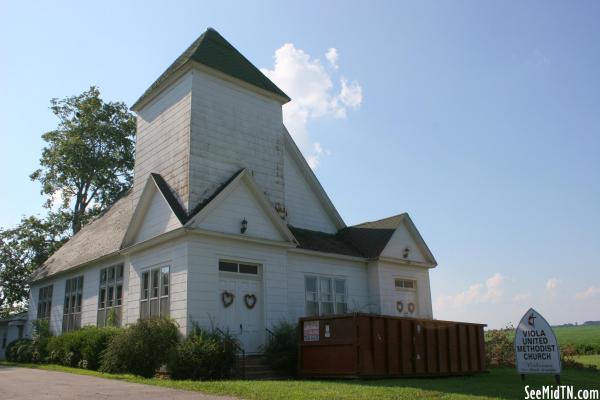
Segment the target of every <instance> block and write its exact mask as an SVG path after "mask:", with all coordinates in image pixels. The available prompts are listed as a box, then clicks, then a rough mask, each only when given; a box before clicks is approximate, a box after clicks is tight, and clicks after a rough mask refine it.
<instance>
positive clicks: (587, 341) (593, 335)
mask: <svg viewBox="0 0 600 400" xmlns="http://www.w3.org/2000/svg"><path fill="white" fill-rule="evenodd" d="M554 333H556V338H557V339H558V344H559V345H561V346H564V345H567V344H572V345H574V346H578V345H592V346H595V347H597V348H599V349H600V325H580V326H569V327H559V328H554Z"/></svg>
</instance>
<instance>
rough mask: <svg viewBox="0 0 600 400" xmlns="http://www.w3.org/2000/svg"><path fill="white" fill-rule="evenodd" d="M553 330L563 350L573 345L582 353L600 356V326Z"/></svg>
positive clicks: (580, 326) (512, 335) (568, 327)
mask: <svg viewBox="0 0 600 400" xmlns="http://www.w3.org/2000/svg"><path fill="white" fill-rule="evenodd" d="M553 329H554V333H555V334H556V339H557V340H558V344H559V346H560V347H561V348H562V347H564V346H566V345H572V346H574V347H575V348H576V349H577V350H579V351H580V352H581V353H586V354H600V325H579V326H567V327H558V328H553ZM512 337H514V332H513V333H512V334H511V338H512ZM583 350H586V351H583Z"/></svg>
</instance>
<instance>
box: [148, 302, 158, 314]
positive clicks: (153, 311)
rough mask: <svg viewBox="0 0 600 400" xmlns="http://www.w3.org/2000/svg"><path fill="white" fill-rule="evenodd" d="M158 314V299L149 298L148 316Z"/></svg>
mask: <svg viewBox="0 0 600 400" xmlns="http://www.w3.org/2000/svg"><path fill="white" fill-rule="evenodd" d="M157 316H158V300H157V299H153V300H150V317H157Z"/></svg>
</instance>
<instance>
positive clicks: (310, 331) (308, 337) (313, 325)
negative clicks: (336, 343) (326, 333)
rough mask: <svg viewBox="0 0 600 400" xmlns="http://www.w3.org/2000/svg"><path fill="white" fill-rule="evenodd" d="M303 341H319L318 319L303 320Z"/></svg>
mask: <svg viewBox="0 0 600 400" xmlns="http://www.w3.org/2000/svg"><path fill="white" fill-rule="evenodd" d="M304 341H305V342H318V341H319V321H304Z"/></svg>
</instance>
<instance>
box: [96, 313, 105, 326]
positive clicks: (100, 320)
mask: <svg viewBox="0 0 600 400" xmlns="http://www.w3.org/2000/svg"><path fill="white" fill-rule="evenodd" d="M105 318H106V314H105V310H98V320H97V323H96V325H98V326H104V321H105Z"/></svg>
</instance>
